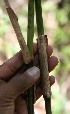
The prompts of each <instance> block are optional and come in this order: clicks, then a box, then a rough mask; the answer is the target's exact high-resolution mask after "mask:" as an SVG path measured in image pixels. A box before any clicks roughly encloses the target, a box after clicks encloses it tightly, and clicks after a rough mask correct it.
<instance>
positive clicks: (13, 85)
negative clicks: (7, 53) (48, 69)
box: [7, 67, 40, 99]
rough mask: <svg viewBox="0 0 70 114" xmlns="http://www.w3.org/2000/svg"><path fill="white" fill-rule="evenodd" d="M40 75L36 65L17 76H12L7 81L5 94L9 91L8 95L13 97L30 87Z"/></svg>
mask: <svg viewBox="0 0 70 114" xmlns="http://www.w3.org/2000/svg"><path fill="white" fill-rule="evenodd" d="M39 77H40V71H39V69H38V68H37V67H32V68H30V69H28V70H27V71H26V72H24V73H23V74H21V75H19V76H15V77H13V78H12V79H11V80H10V81H9V82H8V83H7V88H8V91H7V94H8V93H10V96H8V97H12V98H13V99H14V98H16V97H17V96H18V95H20V94H21V93H22V92H24V91H25V90H26V89H28V88H29V87H31V86H32V85H33V84H34V83H35V82H36V81H37V80H38V79H39Z"/></svg>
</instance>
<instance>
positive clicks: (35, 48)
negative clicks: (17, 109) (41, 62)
mask: <svg viewBox="0 0 70 114" xmlns="http://www.w3.org/2000/svg"><path fill="white" fill-rule="evenodd" d="M33 50H34V55H36V54H37V52H38V49H37V44H36V43H34V44H33ZM52 53H53V48H52V47H51V46H50V45H48V57H50V56H51V55H52Z"/></svg>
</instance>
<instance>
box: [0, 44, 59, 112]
mask: <svg viewBox="0 0 70 114" xmlns="http://www.w3.org/2000/svg"><path fill="white" fill-rule="evenodd" d="M52 52H53V50H52V48H51V47H50V46H48V57H49V72H51V71H52V70H53V69H54V68H55V67H56V65H57V64H58V59H57V58H56V57H55V56H51V55H52ZM34 64H35V66H38V55H37V46H36V44H35V45H34ZM21 68H23V70H21ZM24 69H25V66H24V64H23V59H22V53H21V51H20V52H18V53H17V54H16V55H15V56H14V57H12V58H11V59H9V60H7V62H5V63H4V64H3V65H2V66H1V67H0V114H9V113H10V114H27V105H26V101H25V100H24V99H25V96H24V97H23V94H21V93H23V92H24V91H25V90H27V89H28V88H29V87H30V86H32V85H33V84H35V83H36V88H37V89H36V99H38V98H39V97H40V96H41V95H42V89H41V87H40V80H39V77H40V71H39V69H38V68H37V67H32V68H30V69H28V70H27V71H25V72H24ZM17 73H18V74H17ZM37 80H38V81H37ZM50 83H51V85H52V84H53V83H54V77H53V76H50Z"/></svg>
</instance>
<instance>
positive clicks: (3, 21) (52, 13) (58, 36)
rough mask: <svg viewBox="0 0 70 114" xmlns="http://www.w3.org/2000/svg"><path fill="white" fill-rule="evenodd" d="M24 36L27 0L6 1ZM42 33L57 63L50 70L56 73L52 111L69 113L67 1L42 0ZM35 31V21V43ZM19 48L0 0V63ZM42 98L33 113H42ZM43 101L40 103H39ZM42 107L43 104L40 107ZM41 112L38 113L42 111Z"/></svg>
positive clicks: (69, 7)
mask: <svg viewBox="0 0 70 114" xmlns="http://www.w3.org/2000/svg"><path fill="white" fill-rule="evenodd" d="M1 1H2V0H1ZM9 1H10V4H11V6H12V8H13V9H14V11H15V13H16V14H17V15H18V18H19V23H20V26H21V29H22V32H23V35H24V37H25V40H26V38H27V5H28V0H15V1H14V0H9ZM42 8H43V19H44V28H45V34H47V35H48V40H49V44H50V45H52V46H53V48H54V53H53V54H54V55H56V56H57V57H58V58H59V61H60V64H59V65H58V67H57V68H56V69H55V70H54V71H53V72H51V74H54V75H55V76H56V83H55V84H54V85H53V86H52V109H53V114H70V63H69V61H70V1H69V0H47V1H46V0H42ZM36 38H37V31H36V21H35V36H34V42H36ZM19 50H20V47H19V45H18V42H17V39H16V35H15V33H14V30H13V28H12V26H11V23H10V20H9V18H8V15H7V13H6V11H5V7H3V3H2V2H1V3H0V65H1V64H2V63H3V62H4V61H6V60H7V59H8V58H10V57H11V56H13V55H14V54H15V53H16V52H18V51H19ZM41 101H42V98H41V99H40V100H39V101H38V102H37V103H36V109H35V110H36V114H37V112H38V110H39V108H40V110H42V111H41V113H42V114H45V112H44V109H43V107H44V105H43V102H41ZM41 104H42V105H41ZM41 106H42V107H41ZM41 113H40V114H41Z"/></svg>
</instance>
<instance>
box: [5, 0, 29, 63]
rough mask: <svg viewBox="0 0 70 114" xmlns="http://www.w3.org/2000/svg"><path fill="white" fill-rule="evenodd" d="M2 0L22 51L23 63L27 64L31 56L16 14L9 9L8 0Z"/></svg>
mask: <svg viewBox="0 0 70 114" xmlns="http://www.w3.org/2000/svg"><path fill="white" fill-rule="evenodd" d="M4 2H5V5H6V10H7V13H8V16H9V18H10V21H11V23H12V26H13V28H14V31H15V33H16V36H17V39H18V42H19V45H20V48H21V51H22V55H23V61H24V63H25V64H28V63H29V62H30V61H31V57H30V53H29V50H28V47H27V45H26V43H25V40H24V37H23V35H22V32H21V28H20V26H19V23H18V18H17V15H16V14H15V13H14V11H13V10H12V9H11V7H10V4H9V2H8V0H4Z"/></svg>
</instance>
